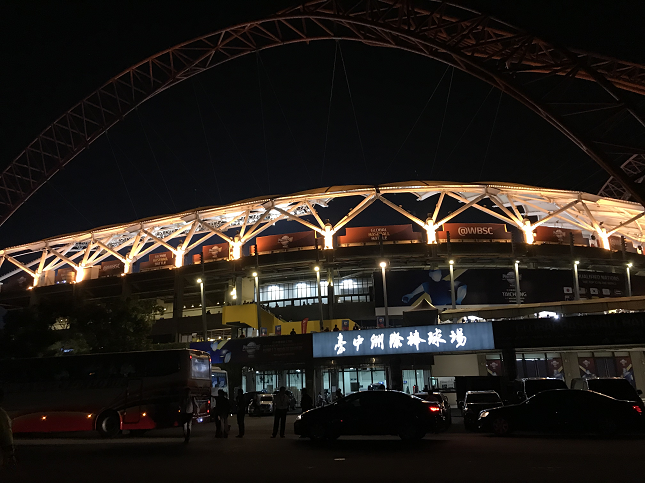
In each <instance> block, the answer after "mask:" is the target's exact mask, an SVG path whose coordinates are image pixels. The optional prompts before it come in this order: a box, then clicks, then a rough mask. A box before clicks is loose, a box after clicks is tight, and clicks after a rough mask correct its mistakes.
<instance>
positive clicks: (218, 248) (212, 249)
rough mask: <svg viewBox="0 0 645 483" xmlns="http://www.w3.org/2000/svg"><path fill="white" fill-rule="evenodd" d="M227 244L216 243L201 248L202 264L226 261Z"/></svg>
mask: <svg viewBox="0 0 645 483" xmlns="http://www.w3.org/2000/svg"><path fill="white" fill-rule="evenodd" d="M228 250H229V249H228V243H216V244H215V245H206V246H204V247H202V256H203V257H204V263H208V262H213V261H215V260H226V259H228Z"/></svg>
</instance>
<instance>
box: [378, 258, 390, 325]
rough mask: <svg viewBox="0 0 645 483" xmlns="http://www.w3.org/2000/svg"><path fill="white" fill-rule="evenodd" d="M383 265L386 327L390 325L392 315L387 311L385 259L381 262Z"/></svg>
mask: <svg viewBox="0 0 645 483" xmlns="http://www.w3.org/2000/svg"><path fill="white" fill-rule="evenodd" d="M379 265H380V267H381V276H382V277H383V307H385V327H389V326H390V316H389V314H388V312H387V282H386V280H385V267H386V266H387V262H385V261H383V262H381V263H380V264H379Z"/></svg>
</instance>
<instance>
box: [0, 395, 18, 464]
mask: <svg viewBox="0 0 645 483" xmlns="http://www.w3.org/2000/svg"><path fill="white" fill-rule="evenodd" d="M3 399H4V391H3V390H2V389H0V404H2V400H3ZM0 451H2V460H1V461H0V463H2V464H0V466H4V467H10V466H15V464H16V454H15V450H14V446H13V432H12V430H11V418H10V417H9V415H8V414H7V413H6V411H5V410H4V409H2V407H0Z"/></svg>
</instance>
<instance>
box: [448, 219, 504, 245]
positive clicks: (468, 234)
mask: <svg viewBox="0 0 645 483" xmlns="http://www.w3.org/2000/svg"><path fill="white" fill-rule="evenodd" d="M442 228H443V231H438V232H436V236H437V239H438V240H440V241H441V240H446V239H447V238H448V237H447V234H448V233H450V241H464V240H468V241H470V240H491V241H492V240H508V241H510V240H511V238H512V233H510V232H507V231H506V225H505V224H503V223H444V224H443V226H442Z"/></svg>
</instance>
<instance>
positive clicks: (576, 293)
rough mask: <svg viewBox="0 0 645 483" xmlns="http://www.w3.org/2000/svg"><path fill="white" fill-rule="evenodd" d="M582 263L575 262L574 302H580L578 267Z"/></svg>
mask: <svg viewBox="0 0 645 483" xmlns="http://www.w3.org/2000/svg"><path fill="white" fill-rule="evenodd" d="M579 264H580V262H579V261H578V260H576V261H575V262H573V290H574V292H573V298H574V300H580V284H579V283H578V265H579Z"/></svg>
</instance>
